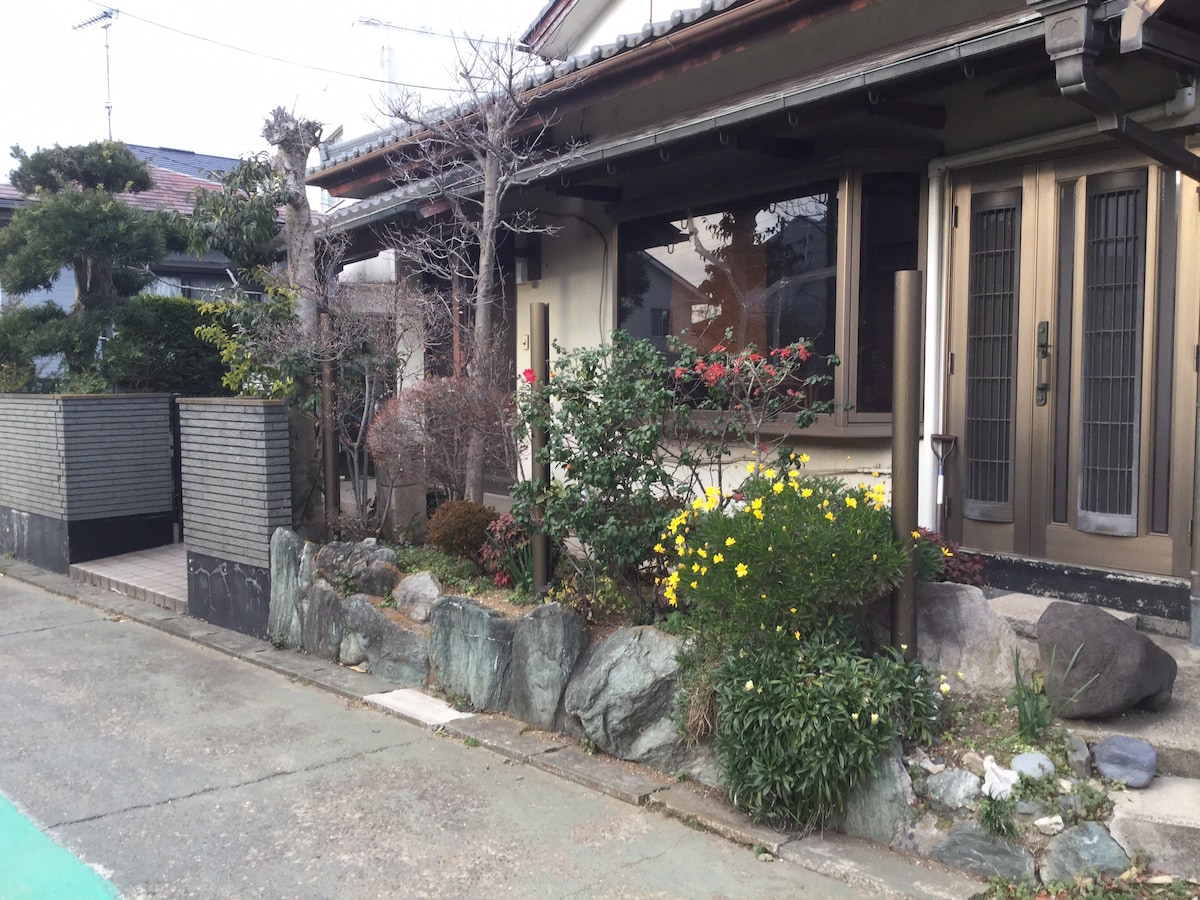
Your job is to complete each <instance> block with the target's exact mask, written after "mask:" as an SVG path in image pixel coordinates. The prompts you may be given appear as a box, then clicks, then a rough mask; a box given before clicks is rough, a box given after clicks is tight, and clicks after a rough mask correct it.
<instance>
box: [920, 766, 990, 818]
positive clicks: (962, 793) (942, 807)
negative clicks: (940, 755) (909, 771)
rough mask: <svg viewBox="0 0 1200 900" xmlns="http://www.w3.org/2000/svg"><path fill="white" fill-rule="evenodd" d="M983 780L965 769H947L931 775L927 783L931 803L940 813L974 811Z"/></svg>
mask: <svg viewBox="0 0 1200 900" xmlns="http://www.w3.org/2000/svg"><path fill="white" fill-rule="evenodd" d="M982 783H983V782H982V780H981V779H980V778H979V776H978V775H972V774H971V773H970V772H968V771H966V770H965V769H947V770H946V771H944V772H938V773H937V774H936V775H930V776H929V778H928V780H927V781H926V782H925V790H926V791H927V792H928V795H929V803H930V805H932V806H933V808H934V809H936V810H938V811H939V812H951V813H952V812H957V811H959V810H962V809H974V808H975V806H976V802H977V801H978V799H979V788H980V785H981V784H982Z"/></svg>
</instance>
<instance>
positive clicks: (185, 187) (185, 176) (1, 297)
mask: <svg viewBox="0 0 1200 900" xmlns="http://www.w3.org/2000/svg"><path fill="white" fill-rule="evenodd" d="M126 146H127V147H128V148H129V149H130V150H131V151H132V152H133V155H134V156H136V157H137V158H138V159H140V160H141V161H142V162H144V163H146V165H147V166H149V168H150V176H151V178H152V179H153V180H154V186H153V187H152V188H150V190H148V191H142V192H141V193H138V194H122V195H121V197H122V199H123V200H125V201H126V202H127V203H129V204H131V205H132V206H135V207H137V208H138V209H143V210H146V211H147V212H150V211H153V210H156V209H169V210H173V211H174V212H178V213H182V214H184V215H189V214H190V213H191V212H192V208H193V200H194V199H195V195H196V190H197V189H198V188H204V189H206V190H214V191H215V190H219V189H220V184H218V183H217V182H216V175H215V173H219V172H224V171H227V170H229V169H232V168H233V167H234V166H236V165H237V164H238V160H236V159H229V158H227V157H223V156H208V155H204V154H199V153H192V152H191V151H189V150H172V149H169V148H166V147H144V146H140V145H138V144H126ZM25 202H26V200H25V197H24V196H23V195H22V194H21V192H20V191H18V190H17V189H16V188H14V187H13V186H12V185H9V184H0V228H2V227H4V225H6V224H8V221H9V220H10V219H11V218H12V214H13V212H14V211H16V210H17V209H19V208H20V207H21V206H23V205H24V204H25ZM228 267H229V260H227V259H226V258H225V257H224V256H222V255H220V254H218V253H209V254H207V255H205V256H204V257H203V258H202V259H197V258H196V257H193V256H188V255H187V254H185V253H169V254H167V256H165V257H163V259H161V260H159V261H158V262H157V263H156V264H155V265H154V266H153V269H152V270H153V272H154V274H155V276H156V280H155V281H154V282H152V283H151V284H150V285H148V286H147V287H146V291H147V293H152V294H163V295H166V296H171V297H175V296H180V295H183V296H187V297H193V298H201V297H204V296H206V295H208V294H209V293H210V292H211V291H212V290H213V289H214V288H216V287H218V286H220V285H223V284H229V275H228V273H227V271H226V270H227V269H228ZM47 300H50V301H52V302H54V303H56V304H57V305H58V306H61V307H62V308H63V309H70V308H71V306H72V304H73V303H74V302H75V275H74V273H73V272H72V270H71V268H70V267H67V268H64V269H63V270H62V272H61V273H60V274H59V277H58V280H57V281H55V282H54V286H53V287H52V288H51V289H50V290H48V291H31V292H29V293H27V294H23V295H21V297H19V298H16V297H7V296H5V294H4V292H3V288H0V307H3V306H4V305H5V304H7V303H18V302H19V303H23V304H25V305H27V306H37V305H40V304H42V303H45V302H46V301H47Z"/></svg>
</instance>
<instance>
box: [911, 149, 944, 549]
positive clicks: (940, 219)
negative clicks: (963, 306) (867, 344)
mask: <svg viewBox="0 0 1200 900" xmlns="http://www.w3.org/2000/svg"><path fill="white" fill-rule="evenodd" d="M927 190H928V198H929V199H928V213H927V218H926V238H925V241H926V253H925V316H924V318H925V322H924V326H925V331H924V355H925V364H924V372H925V374H924V379H925V383H924V389H923V391H922V396H921V409H922V411H921V423H922V425H921V454H920V459H919V460H918V462H917V478H918V484H919V486H920V487H919V490H920V494H919V498H918V508H917V521H918V522H919V523H920V524H921V525H923V526H924V527H925V528H929V529H931V530H932V529H934V528H935V527H936V525H937V459H936V457H935V456H934V454H933V442H932V440H931V438H930V435H933V434H938V433H939V432H941V430H942V423H943V421H944V409H943V399H942V398H943V396H944V391H945V379H946V352H945V347H946V334H945V328H946V325H945V316H944V311H945V304H944V303H943V302H942V284H943V273H944V266H945V259H946V251H945V247H946V240H947V234H946V217H945V214H944V209H945V208H946V207H945V206H944V202H945V193H946V190H947V178H946V170H945V167H944V166H941V165H939V164H938V163H937V161H935V162H934V163H933V164H931V165H930V167H929V184H928V189H927Z"/></svg>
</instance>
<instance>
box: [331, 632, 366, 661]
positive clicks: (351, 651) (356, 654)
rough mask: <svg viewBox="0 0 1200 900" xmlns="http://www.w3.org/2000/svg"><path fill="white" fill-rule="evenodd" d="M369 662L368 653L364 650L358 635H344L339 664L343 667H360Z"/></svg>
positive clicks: (351, 633)
mask: <svg viewBox="0 0 1200 900" xmlns="http://www.w3.org/2000/svg"><path fill="white" fill-rule="evenodd" d="M366 661H367V651H366V650H364V649H363V645H362V641H360V640H359V639H358V634H357V633H355V632H353V631H347V632H346V633H345V634H343V635H342V649H341V650H339V651H338V662H340V663H341V664H342V665H343V666H359V665H362V664H363V663H365V662H366Z"/></svg>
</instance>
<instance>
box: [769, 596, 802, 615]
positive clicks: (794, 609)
mask: <svg viewBox="0 0 1200 900" xmlns="http://www.w3.org/2000/svg"><path fill="white" fill-rule="evenodd" d="M766 596H767V595H766V594H763V597H764V598H765V597H766ZM795 614H796V607H794V606H793V607H792V615H795Z"/></svg>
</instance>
